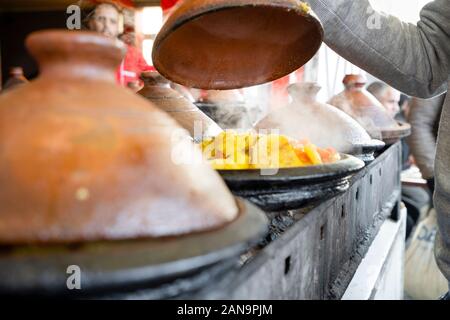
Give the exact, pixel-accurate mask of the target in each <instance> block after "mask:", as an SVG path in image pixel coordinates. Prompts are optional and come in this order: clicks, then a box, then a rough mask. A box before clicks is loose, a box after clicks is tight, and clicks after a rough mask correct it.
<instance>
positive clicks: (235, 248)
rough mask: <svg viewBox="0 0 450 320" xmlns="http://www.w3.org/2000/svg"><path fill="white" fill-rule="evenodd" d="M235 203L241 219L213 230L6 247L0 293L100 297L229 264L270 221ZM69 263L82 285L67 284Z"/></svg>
mask: <svg viewBox="0 0 450 320" xmlns="http://www.w3.org/2000/svg"><path fill="white" fill-rule="evenodd" d="M237 202H238V205H239V209H240V215H239V217H238V218H237V220H235V221H234V222H232V223H231V224H229V225H227V226H225V227H223V228H221V229H218V230H215V231H209V232H204V233H197V234H191V235H186V236H182V237H176V238H164V239H140V240H133V241H117V242H112V241H111V242H98V243H87V244H80V245H75V246H73V245H72V246H67V245H66V246H41V247H38V246H34V247H8V248H6V247H3V248H1V249H0V295H40V296H68V297H78V296H92V295H97V296H98V295H102V294H111V293H113V292H115V291H116V292H117V291H121V292H123V291H134V290H139V289H143V288H145V289H149V288H157V287H159V286H163V285H164V284H167V283H170V282H173V281H174V280H177V279H180V278H183V277H186V276H192V274H196V273H197V272H200V271H201V270H204V269H205V268H211V267H213V266H216V267H214V268H217V266H219V265H220V263H223V264H224V265H228V266H230V265H231V264H230V261H231V260H233V259H236V261H237V259H238V257H239V255H240V254H241V253H243V252H244V251H245V250H247V249H248V247H249V246H250V245H254V244H256V243H257V242H258V241H259V240H260V239H261V238H262V237H263V235H264V233H265V232H266V231H267V224H268V221H267V218H266V217H265V215H264V213H262V212H261V211H260V210H259V209H258V208H256V207H254V206H253V205H251V204H249V203H248V202H246V201H243V200H239V199H238V200H237ZM70 265H76V266H79V268H80V269H81V288H82V290H71V291H70V290H68V289H67V285H66V281H67V278H68V276H69V274H67V268H68V266H70Z"/></svg>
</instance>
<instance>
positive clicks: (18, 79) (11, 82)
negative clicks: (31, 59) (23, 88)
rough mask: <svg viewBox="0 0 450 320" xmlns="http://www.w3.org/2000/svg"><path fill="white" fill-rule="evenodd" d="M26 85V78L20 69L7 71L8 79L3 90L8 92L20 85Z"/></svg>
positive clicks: (13, 68) (15, 68)
mask: <svg viewBox="0 0 450 320" xmlns="http://www.w3.org/2000/svg"><path fill="white" fill-rule="evenodd" d="M25 83H28V80H27V78H25V76H24V75H23V69H22V67H12V68H11V69H10V70H9V78H8V80H6V82H5V85H4V86H3V90H8V89H11V88H14V87H17V86H20V85H22V84H25Z"/></svg>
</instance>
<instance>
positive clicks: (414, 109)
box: [408, 95, 445, 179]
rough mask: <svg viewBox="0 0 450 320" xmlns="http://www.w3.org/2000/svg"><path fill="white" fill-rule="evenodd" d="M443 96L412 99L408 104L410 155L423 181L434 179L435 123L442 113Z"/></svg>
mask: <svg viewBox="0 0 450 320" xmlns="http://www.w3.org/2000/svg"><path fill="white" fill-rule="evenodd" d="M444 98H445V95H440V96H438V97H436V98H433V99H429V100H423V99H418V98H413V99H412V101H411V103H410V112H409V119H408V121H409V123H410V124H411V128H412V132H411V136H410V137H409V138H408V144H409V146H410V148H411V153H412V155H413V156H414V158H415V159H416V164H417V166H418V167H419V169H420V171H421V172H422V175H423V177H424V178H425V179H430V178H433V177H434V159H435V157H436V138H437V137H436V130H435V128H436V123H437V122H439V116H440V114H441V111H442V105H443V103H444Z"/></svg>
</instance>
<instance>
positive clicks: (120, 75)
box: [86, 1, 154, 87]
mask: <svg viewBox="0 0 450 320" xmlns="http://www.w3.org/2000/svg"><path fill="white" fill-rule="evenodd" d="M121 15H122V13H121V8H120V7H119V6H117V5H116V4H114V3H112V2H108V1H106V2H104V3H100V4H97V5H96V6H95V8H94V9H93V10H92V11H91V12H90V13H89V14H88V17H87V19H86V21H87V23H86V25H87V27H88V29H89V30H91V31H95V32H99V33H101V34H103V35H105V36H107V37H110V38H115V39H121V40H122V41H124V43H125V44H126V46H127V53H126V56H125V58H124V60H123V61H122V63H121V64H120V66H119V68H118V70H117V81H118V82H119V83H120V84H121V85H122V86H124V87H134V85H135V84H136V83H137V84H138V86H139V85H142V83H141V80H140V75H141V73H142V72H143V71H149V70H154V69H153V67H152V66H149V65H148V64H147V62H146V61H145V59H144V57H143V55H142V51H141V50H140V49H139V48H137V47H136V45H135V42H134V36H135V35H134V27H131V28H127V29H126V30H124V32H123V33H122V20H123V19H122V16H121Z"/></svg>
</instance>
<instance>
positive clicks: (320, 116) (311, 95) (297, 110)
mask: <svg viewBox="0 0 450 320" xmlns="http://www.w3.org/2000/svg"><path fill="white" fill-rule="evenodd" d="M320 89H321V88H320V86H319V85H318V84H317V83H314V82H303V83H295V84H292V85H290V86H289V87H288V91H289V94H290V96H291V97H292V99H293V101H292V103H290V104H289V105H287V106H284V107H280V108H278V109H276V110H274V111H272V112H270V113H269V114H268V115H267V116H265V117H264V118H263V119H261V120H260V121H259V122H258V123H257V124H256V125H255V129H257V130H260V129H276V130H279V131H280V134H284V135H287V136H290V137H293V138H295V139H297V140H309V141H311V142H312V143H314V144H315V145H317V146H319V147H321V148H327V147H333V148H334V149H336V150H337V151H338V152H341V153H349V154H359V153H360V152H361V150H358V149H359V148H361V146H365V145H369V144H371V143H372V138H371V137H370V136H369V134H368V133H367V132H366V131H365V130H364V128H363V127H362V126H361V125H360V124H359V123H358V122H357V121H356V120H354V119H353V118H352V117H350V116H349V115H347V114H346V113H344V112H342V111H341V110H339V109H337V108H335V107H333V106H330V105H328V104H325V103H320V102H318V101H317V100H316V98H317V93H318V92H319V91H320Z"/></svg>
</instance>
